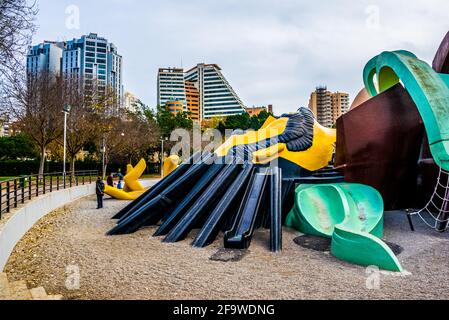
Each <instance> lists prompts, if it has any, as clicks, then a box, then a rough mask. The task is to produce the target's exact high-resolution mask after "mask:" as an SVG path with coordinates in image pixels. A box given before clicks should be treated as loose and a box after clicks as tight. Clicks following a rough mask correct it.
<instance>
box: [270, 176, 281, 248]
mask: <svg viewBox="0 0 449 320" xmlns="http://www.w3.org/2000/svg"><path fill="white" fill-rule="evenodd" d="M270 178H271V180H270V211H271V215H270V216H271V227H270V249H271V251H272V252H280V251H281V250H282V170H281V169H280V168H279V167H276V168H273V169H272V171H271V177H270Z"/></svg>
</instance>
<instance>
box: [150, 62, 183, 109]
mask: <svg viewBox="0 0 449 320" xmlns="http://www.w3.org/2000/svg"><path fill="white" fill-rule="evenodd" d="M168 101H180V102H181V103H182V105H183V107H184V108H185V110H187V98H186V88H185V83H184V69H180V68H161V69H159V73H158V77H157V104H158V106H161V107H164V106H165V105H166V103H167V102H168Z"/></svg>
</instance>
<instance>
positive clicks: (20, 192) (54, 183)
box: [0, 170, 98, 219]
mask: <svg viewBox="0 0 449 320" xmlns="http://www.w3.org/2000/svg"><path fill="white" fill-rule="evenodd" d="M97 176H98V171H95V170H91V171H76V172H75V173H74V174H72V172H67V174H66V175H65V176H64V174H63V173H62V172H54V173H45V174H43V175H38V174H35V175H29V176H21V177H17V178H13V179H10V180H5V181H0V219H1V218H2V214H4V213H9V212H11V209H15V208H17V207H18V206H19V205H20V204H24V203H25V202H26V201H29V200H31V199H33V198H36V197H39V196H40V195H44V194H47V193H51V192H54V191H59V190H63V189H67V188H71V187H75V186H80V185H86V184H91V183H93V182H95V181H96V177H97Z"/></svg>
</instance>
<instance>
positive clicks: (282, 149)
mask: <svg viewBox="0 0 449 320" xmlns="http://www.w3.org/2000/svg"><path fill="white" fill-rule="evenodd" d="M267 122H268V123H265V124H264V126H263V127H262V128H261V129H260V130H259V131H257V132H255V131H252V132H248V133H246V134H244V135H240V136H232V137H231V138H229V140H228V141H226V142H225V143H224V144H223V145H222V146H221V147H220V148H218V149H217V151H216V154H217V155H218V156H219V157H223V156H226V155H227V154H228V152H229V151H230V150H231V149H232V148H233V147H235V146H238V145H243V144H253V143H256V142H259V141H264V140H266V139H270V138H273V137H276V136H279V135H280V134H282V133H283V132H284V130H285V128H286V125H287V122H288V118H280V119H274V118H272V119H268V120H267ZM336 140H337V131H336V130H334V129H328V128H325V127H323V126H321V125H320V124H319V123H318V122H316V121H315V124H314V138H313V144H312V147H311V148H309V149H308V150H306V151H302V152H292V151H289V150H288V149H287V146H286V145H285V144H283V143H278V144H276V145H274V146H271V147H269V148H266V149H262V150H259V151H256V152H254V153H253V156H254V160H253V161H254V163H256V164H267V163H269V162H271V161H273V160H275V159H277V158H283V159H286V160H289V161H291V162H293V163H295V164H297V165H298V166H300V167H302V168H304V169H307V170H309V171H316V170H319V169H322V168H324V167H326V166H327V165H328V164H329V162H330V161H331V160H332V154H333V152H334V148H335V144H336Z"/></svg>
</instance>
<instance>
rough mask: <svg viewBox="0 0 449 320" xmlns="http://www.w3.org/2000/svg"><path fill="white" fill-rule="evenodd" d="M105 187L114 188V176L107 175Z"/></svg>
mask: <svg viewBox="0 0 449 320" xmlns="http://www.w3.org/2000/svg"><path fill="white" fill-rule="evenodd" d="M106 182H107V185H108V186H110V187H114V176H113V175H112V173H110V174H109V175H108V179H107V181H106Z"/></svg>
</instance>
